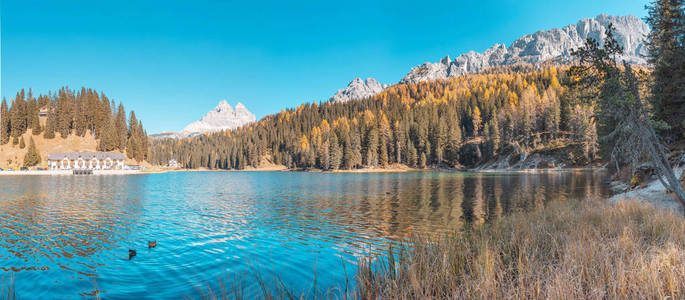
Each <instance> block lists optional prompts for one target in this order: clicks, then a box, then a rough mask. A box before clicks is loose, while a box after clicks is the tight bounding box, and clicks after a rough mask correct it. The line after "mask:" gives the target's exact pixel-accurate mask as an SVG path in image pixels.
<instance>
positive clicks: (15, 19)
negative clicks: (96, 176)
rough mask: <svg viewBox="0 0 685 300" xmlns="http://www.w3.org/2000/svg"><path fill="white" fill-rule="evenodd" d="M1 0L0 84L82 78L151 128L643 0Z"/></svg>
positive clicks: (626, 9) (390, 79) (52, 85)
mask: <svg viewBox="0 0 685 300" xmlns="http://www.w3.org/2000/svg"><path fill="white" fill-rule="evenodd" d="M0 1H1V6H0V17H1V19H0V26H1V27H0V35H1V36H0V40H1V41H0V42H1V44H0V48H1V50H0V52H1V54H0V69H1V70H0V88H1V90H2V91H1V94H2V97H5V98H7V100H8V101H9V99H10V98H13V97H14V95H15V94H16V92H17V91H18V90H19V89H21V88H26V89H28V88H32V89H33V91H34V94H37V93H47V92H48V91H56V90H58V89H59V88H60V87H61V86H64V85H67V86H69V87H71V88H76V89H80V88H81V87H83V86H85V87H88V88H93V89H96V90H98V91H101V92H104V93H105V94H106V95H107V96H108V97H109V98H110V99H114V100H115V101H117V102H119V101H121V102H123V103H124V105H125V106H126V109H127V110H130V109H133V110H135V112H136V116H137V117H138V119H140V120H142V121H143V124H144V126H145V128H146V130H147V131H148V133H158V132H165V131H179V130H181V129H182V128H183V127H184V126H185V125H187V124H188V123H190V122H192V121H196V120H199V119H200V117H201V116H202V115H204V114H205V113H206V112H207V111H209V110H211V109H213V108H214V107H215V106H216V105H217V103H218V102H219V101H220V100H222V99H226V100H227V101H228V102H229V103H230V104H231V105H233V106H234V105H235V104H236V103H237V102H241V103H243V104H244V105H245V106H246V107H247V108H248V109H249V110H250V111H252V112H253V113H255V114H256V115H257V118H258V119H259V118H261V117H263V116H265V115H268V114H272V113H277V112H279V111H280V110H281V109H284V108H290V107H295V106H297V105H299V104H301V103H305V102H319V101H326V100H327V99H328V98H330V97H331V96H332V95H333V94H334V93H335V92H336V91H337V90H339V89H343V88H345V86H347V84H348V83H349V82H350V81H351V80H352V79H354V78H356V77H362V78H367V77H374V78H376V79H377V80H378V81H380V82H381V83H389V84H392V83H396V82H398V81H399V80H400V79H401V78H402V77H403V76H404V75H406V74H407V72H408V71H409V70H410V69H411V68H412V67H414V66H417V65H420V64H423V63H424V62H427V61H431V62H436V61H438V60H439V59H440V58H442V57H444V56H445V55H450V57H452V58H454V57H456V56H458V55H459V54H462V53H465V52H468V51H471V50H474V51H478V52H482V51H484V50H485V49H487V48H489V47H491V46H492V45H493V44H495V43H504V44H505V45H507V46H508V45H509V44H510V43H511V42H513V41H514V40H515V39H517V38H518V37H520V36H522V35H524V34H529V33H533V32H535V31H538V30H545V29H549V28H554V27H562V26H565V25H568V24H575V23H576V22H577V21H578V20H579V19H581V18H587V17H595V16H597V15H599V14H601V13H606V14H610V15H628V14H632V15H635V16H638V17H641V18H642V17H644V16H645V15H646V11H645V10H644V5H645V4H646V3H647V1H645V0H603V1H597V0H575V1H555V0H532V1H522V0H502V1H492V0H479V1H460V0H456V1H429V0H422V1H403V0H398V1H371V0H367V1H357V0H347V1H336V2H333V1H266V0H264V1H202V0H196V1H175V0H165V1H143V0H139V1H128V0H121V1H92V0H89V1H83V0H64V1H48V0H43V1H35V0H0Z"/></svg>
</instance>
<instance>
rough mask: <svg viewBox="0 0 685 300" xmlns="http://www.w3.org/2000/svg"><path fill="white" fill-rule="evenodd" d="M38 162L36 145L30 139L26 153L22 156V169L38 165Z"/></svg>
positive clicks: (38, 154) (39, 158)
mask: <svg viewBox="0 0 685 300" xmlns="http://www.w3.org/2000/svg"><path fill="white" fill-rule="evenodd" d="M22 141H23V140H22ZM40 161H41V157H40V153H38V149H36V144H35V143H34V142H33V138H31V139H30V140H29V149H28V151H27V152H26V155H24V167H33V166H35V165H37V164H39V163H40Z"/></svg>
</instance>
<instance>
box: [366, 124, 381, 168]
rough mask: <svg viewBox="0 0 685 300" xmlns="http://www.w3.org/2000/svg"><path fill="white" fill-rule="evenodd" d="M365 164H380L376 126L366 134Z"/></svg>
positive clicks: (372, 165)
mask: <svg viewBox="0 0 685 300" xmlns="http://www.w3.org/2000/svg"><path fill="white" fill-rule="evenodd" d="M365 164H366V165H367V166H369V167H375V166H377V165H378V130H377V129H376V128H374V127H372V128H371V129H370V130H369V133H368V134H367V135H366V155H365Z"/></svg>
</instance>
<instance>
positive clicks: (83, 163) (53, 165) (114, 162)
mask: <svg viewBox="0 0 685 300" xmlns="http://www.w3.org/2000/svg"><path fill="white" fill-rule="evenodd" d="M125 161H126V157H125V156H124V155H123V154H121V153H118V152H66V153H50V154H49V155H48V167H49V168H50V170H123V169H124V167H125Z"/></svg>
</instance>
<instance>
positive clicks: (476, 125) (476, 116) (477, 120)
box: [471, 106, 483, 137]
mask: <svg viewBox="0 0 685 300" xmlns="http://www.w3.org/2000/svg"><path fill="white" fill-rule="evenodd" d="M471 118H472V120H473V121H472V122H473V136H474V137H477V136H478V133H479V130H480V125H481V122H483V120H482V119H481V116H480V109H479V108H478V106H476V107H475V108H474V109H473V116H472V117H471Z"/></svg>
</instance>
